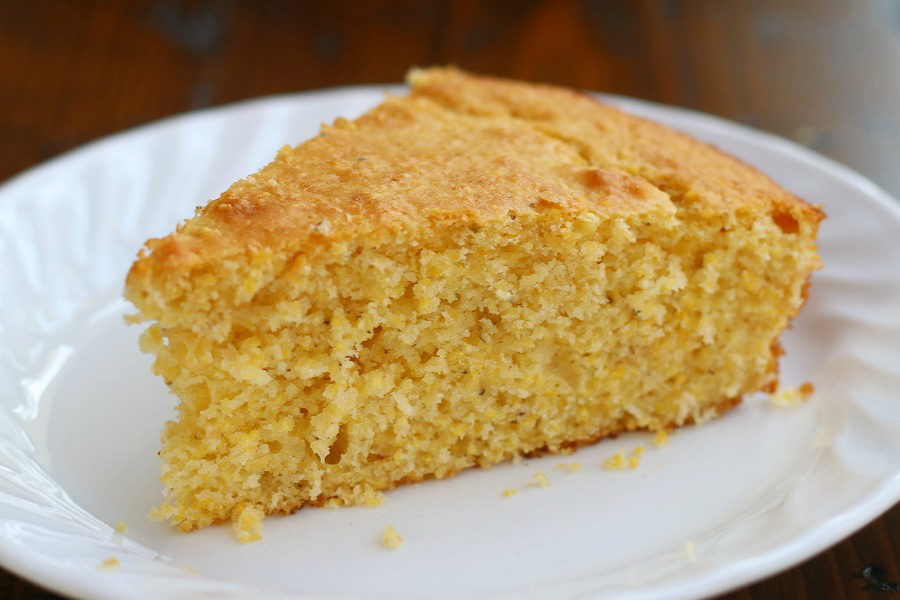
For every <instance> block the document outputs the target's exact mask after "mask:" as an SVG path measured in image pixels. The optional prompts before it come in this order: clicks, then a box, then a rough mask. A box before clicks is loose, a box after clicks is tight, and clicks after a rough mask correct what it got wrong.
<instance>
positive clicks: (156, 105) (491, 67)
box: [0, 0, 900, 600]
mask: <svg viewBox="0 0 900 600" xmlns="http://www.w3.org/2000/svg"><path fill="white" fill-rule="evenodd" d="M435 63H455V64H458V65H460V66H462V67H465V68H467V69H470V70H474V71H480V72H484V73H492V74H496V75H502V76H509V77H516V78H521V79H529V80H535V81H546V82H554V83H560V84H565V85H570V86H574V87H579V88H584V89H590V90H601V91H606V92H613V93H618V94H624V95H629V96H636V97H640V98H645V99H649V100H654V101H657V102H663V103H667V104H673V105H680V106H686V107H691V108H695V109H698V110H702V111H706V112H710V113H714V114H717V115H721V116H723V117H726V118H728V119H732V120H735V121H739V122H742V123H746V124H749V125H752V126H754V127H758V128H761V129H765V130H768V131H772V132H774V133H777V134H779V135H782V136H785V137H789V138H792V139H794V140H796V141H798V142H800V143H802V144H804V145H807V146H809V147H811V148H813V149H815V150H817V151H818V152H821V153H823V154H825V155H828V156H831V157H833V158H835V159H837V160H838V161H840V162H843V163H846V164H847V165H849V166H851V167H852V168H854V169H856V170H858V171H860V172H862V173H863V174H865V175H866V176H868V177H870V178H871V179H872V180H874V181H875V182H876V183H878V184H879V185H881V186H882V187H884V188H885V189H887V190H888V191H889V192H891V193H892V194H893V195H894V196H900V167H898V166H900V2H896V1H895V0H794V1H783V0H777V1H776V0H593V1H591V0H583V1H576V0H572V1H567V0H558V1H512V0H495V1H492V2H487V1H475V0H465V1H449V0H446V1H424V0H423V1H417V0H408V1H399V0H398V1H394V2H389V1H375V0H372V1H367V2H362V1H360V2H353V1H334V2H331V1H327V2H326V1H322V2H312V1H299V0H297V1H291V0H256V1H250V0H218V1H216V0H205V1H187V0H140V1H124V0H123V1H112V0H110V1H106V2H103V1H99V0H93V1H92V0H0V180H4V179H6V178H8V177H9V176H12V175H13V174H15V173H17V172H19V171H22V170H24V169H27V168H29V167H31V166H34V165H36V164H38V163H40V162H42V161H44V160H46V159H48V158H51V157H53V156H55V155H57V154H59V153H61V152H64V151H66V150H68V149H71V148H74V147H76V146H78V145H80V144H82V143H84V142H88V141H90V140H93V139H95V138H98V137H100V136H103V135H107V134H109V133H113V132H116V131H120V130H122V129H126V128H129V127H133V126H135V125H139V124H142V123H147V122H150V121H153V120H155V119H158V118H160V117H165V116H168V115H172V114H175V113H180V112H184V111H187V110H191V109H197V108H202V107H206V106H211V105H216V104H222V103H227V102H233V101H235V100H241V99H244V98H250V97H255V96H262V95H267V94H274V93H282V92H291V91H300V90H306V89H314V88H322V87H329V86H339V85H348V84H359V83H385V82H396V81H399V80H400V79H401V78H402V76H403V74H404V72H405V71H406V70H407V68H408V67H410V66H411V65H428V64H435ZM298 141H299V140H298ZM898 393H900V391H898ZM898 557H900V505H898V506H895V507H894V508H893V509H892V510H890V511H889V512H888V513H887V514H885V515H884V516H882V517H881V518H879V519H877V520H876V521H874V522H873V523H872V524H870V525H869V526H868V527H866V528H865V529H863V530H861V531H860V532H858V533H856V534H855V535H853V536H852V537H850V538H849V539H847V540H844V541H843V542H841V543H840V544H838V545H837V546H835V547H833V548H831V549H830V550H828V551H826V552H823V553H822V554H820V555H819V556H817V557H815V558H813V559H811V560H809V561H807V562H805V563H803V564H802V565H799V566H791V565H786V567H789V568H788V570H786V571H785V572H783V573H781V574H779V575H775V576H773V577H771V578H769V579H767V580H765V581H761V582H758V583H755V584H753V585H751V586H749V587H747V588H744V589H741V590H737V591H734V592H732V593H730V594H728V595H726V596H723V598H728V599H729V600H746V599H749V598H752V599H768V598H798V599H837V598H841V599H844V598H871V599H875V598H877V599H882V598H885V599H886V598H893V597H897V598H900V592H896V591H894V592H892V591H887V588H889V587H890V585H889V582H900V560H898ZM872 567H874V568H872ZM867 568H869V570H868V571H865V570H866V569H867ZM879 569H880V571H879ZM864 573H865V574H868V575H869V577H868V579H867V578H866V577H864V576H863V575H864ZM879 581H883V582H885V585H884V586H879V583H878V582H879ZM34 583H36V584H37V585H34V584H33V583H29V582H26V581H24V580H22V579H20V578H18V577H17V576H15V575H13V574H10V573H8V572H6V571H3V570H2V569H0V598H14V599H17V600H24V599H36V598H56V597H57V596H55V595H54V594H52V593H50V592H47V591H44V590H42V589H41V588H40V587H38V586H39V585H40V581H39V580H38V581H36V582H34ZM879 587H883V588H885V589H884V590H879V589H877V588H879Z"/></svg>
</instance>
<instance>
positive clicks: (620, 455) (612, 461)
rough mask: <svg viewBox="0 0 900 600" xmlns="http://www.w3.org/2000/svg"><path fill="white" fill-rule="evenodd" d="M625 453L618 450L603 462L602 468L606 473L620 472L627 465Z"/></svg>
mask: <svg viewBox="0 0 900 600" xmlns="http://www.w3.org/2000/svg"><path fill="white" fill-rule="evenodd" d="M627 464H628V463H627V461H626V459H625V451H624V450H619V451H618V452H616V453H615V454H614V455H612V456H610V457H609V458H607V459H606V460H604V461H603V468H604V469H606V470H607V471H621V470H622V469H624V468H625V467H626V465H627Z"/></svg>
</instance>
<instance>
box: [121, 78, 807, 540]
mask: <svg viewBox="0 0 900 600" xmlns="http://www.w3.org/2000/svg"><path fill="white" fill-rule="evenodd" d="M410 83H411V85H412V92H411V94H410V96H409V97H402V98H387V99H386V100H385V101H384V102H383V103H382V104H381V105H380V106H378V107H377V108H375V109H373V110H372V111H371V112H369V113H368V114H366V115H364V116H363V117H361V118H359V119H357V120H356V121H347V120H344V119H338V120H337V121H336V122H335V123H334V125H332V126H325V127H323V128H322V130H321V133H320V134H319V136H318V137H316V138H314V139H312V140H309V141H308V142H305V143H303V144H301V145H300V146H297V147H296V148H283V149H282V150H281V151H280V152H279V153H278V156H277V158H276V159H275V160H274V161H273V162H272V163H271V164H269V165H268V166H267V167H265V168H264V169H262V170H261V171H259V172H258V173H256V174H254V175H251V176H250V177H248V178H247V179H245V180H242V181H239V182H237V183H235V184H234V185H233V186H232V187H231V188H230V189H229V190H228V191H226V192H225V193H224V194H222V196H221V197H219V198H218V199H217V200H214V201H212V202H210V203H209V204H208V205H207V206H206V207H205V208H203V209H201V210H199V211H198V213H197V215H196V216H195V217H194V218H193V219H191V220H189V221H188V222H186V223H185V224H184V225H182V226H180V227H179V228H178V230H177V231H176V232H175V233H173V234H172V235H170V236H168V237H166V238H163V239H155V240H150V241H148V242H147V246H146V249H145V250H143V251H142V252H141V253H140V255H139V258H138V260H137V262H135V264H134V266H133V267H132V269H131V271H130V273H129V274H128V279H127V285H126V296H127V298H128V299H129V300H131V302H133V303H134V305H135V306H136V307H137V308H138V309H139V318H141V319H145V320H150V321H153V323H152V324H151V325H150V326H149V328H148V329H147V330H146V332H145V333H144V334H143V337H142V347H143V349H144V350H145V351H147V352H152V353H154V354H155V355H156V362H155V366H154V371H155V372H156V373H157V374H159V375H160V376H162V377H163V378H164V379H165V381H166V382H167V383H168V384H169V386H170V387H171V388H172V390H173V391H174V393H175V394H176V395H177V396H178V398H179V400H180V404H179V405H178V418H177V420H174V421H171V422H169V423H168V424H167V425H166V427H165V430H164V432H163V436H162V450H161V453H160V455H161V457H162V481H163V483H164V485H165V489H166V492H165V494H166V500H165V503H164V504H163V505H162V506H161V507H159V508H158V509H157V511H156V513H157V516H158V517H159V518H168V519H170V520H171V521H172V522H173V523H174V524H175V525H177V526H178V527H179V528H181V529H183V530H185V531H188V530H192V529H195V528H197V527H202V526H205V525H208V524H210V523H214V522H220V521H228V520H234V521H240V519H241V515H242V514H245V515H255V514H258V513H259V511H264V512H265V513H289V512H292V511H294V510H296V509H297V508H300V507H301V506H303V505H305V504H311V505H322V504H357V503H365V504H376V503H378V502H379V501H380V499H381V493H380V492H381V490H385V489H388V488H391V487H393V486H396V485H398V484H400V483H404V482H411V481H416V480H420V479H423V478H428V477H438V478H441V477H446V476H448V475H452V474H453V473H455V472H457V471H459V470H460V469H465V468H467V467H471V466H473V465H482V466H485V465H490V464H492V463H496V462H498V461H503V460H507V459H510V458H512V457H514V456H518V455H523V454H528V453H534V452H540V451H547V452H557V451H561V450H564V449H567V448H570V447H572V446H573V445H578V444H584V443H590V442H592V441H595V440H598V439H600V438H602V437H603V436H607V435H610V434H613V433H616V432H621V431H625V430H632V429H648V430H659V431H661V430H666V429H670V428H672V427H677V426H680V425H684V424H687V423H699V422H702V421H704V420H706V419H709V418H710V417H713V416H715V415H716V414H718V413H719V412H721V411H722V410H724V409H726V408H728V407H731V406H733V405H734V404H736V403H737V402H739V401H740V398H741V396H742V395H743V394H747V393H749V392H754V391H756V390H760V389H764V388H767V387H768V388H770V387H771V386H772V384H773V382H774V381H775V378H776V361H777V357H778V355H779V349H778V348H779V346H778V342H777V338H778V335H779V332H781V331H782V330H783V329H784V328H785V326H786V325H787V324H788V320H789V319H790V318H791V317H792V316H793V315H794V314H795V313H796V312H797V310H798V309H799V308H800V306H801V305H802V303H803V301H804V297H805V293H806V283H807V281H808V278H809V276H810V273H811V272H812V271H813V270H814V269H816V268H817V267H818V265H819V259H818V256H817V254H816V247H815V237H816V230H817V227H818V223H819V221H820V219H821V218H822V217H823V214H822V213H821V212H820V211H819V210H818V209H816V208H814V207H812V206H810V205H808V204H806V203H804V202H802V201H801V200H798V199H797V198H795V197H793V196H791V195H790V194H789V193H787V192H786V191H784V190H783V189H781V188H780V187H778V186H777V185H775V184H774V183H773V182H772V181H770V180H769V179H767V178H766V177H765V176H763V175H762V174H760V173H758V172H757V171H755V170H753V169H752V168H750V167H748V166H746V165H744V164H742V163H740V162H738V161H737V160H735V159H733V158H730V157H728V156H726V155H724V154H722V153H720V152H718V151H717V150H715V149H713V148H711V147H709V146H706V145H704V144H701V143H699V142H697V141H695V140H693V139H691V138H689V137H687V136H685V135H682V134H679V133H676V132H674V131H671V130H669V129H667V128H664V127H662V126H660V125H656V124H654V123H651V122H648V121H645V120H642V119H638V118H635V117H631V116H628V115H625V114H623V113H621V112H619V111H616V110H613V109H612V108H609V107H607V106H604V105H602V104H599V103H597V102H596V101H595V100H593V99H592V98H590V97H587V96H584V95H581V94H578V93H574V92H571V91H567V90H564V89H558V88H554V87H549V86H537V85H528V84H524V83H516V82H510V81H502V80H497V79H491V78H485V77H476V76H473V75H469V74H465V73H463V72H460V71H457V70H453V69H429V70H425V71H416V72H413V73H412V74H411V76H410Z"/></svg>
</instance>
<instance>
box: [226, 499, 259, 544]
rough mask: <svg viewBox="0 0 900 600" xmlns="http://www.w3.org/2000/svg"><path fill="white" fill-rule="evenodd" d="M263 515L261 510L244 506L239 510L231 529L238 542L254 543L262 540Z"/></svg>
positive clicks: (248, 505)
mask: <svg viewBox="0 0 900 600" xmlns="http://www.w3.org/2000/svg"><path fill="white" fill-rule="evenodd" d="M264 516H265V513H264V512H263V510H262V509H261V508H258V507H256V506H253V505H251V504H245V505H244V506H242V507H241V508H240V511H239V512H238V516H237V519H235V520H234V522H233V523H232V529H233V530H234V533H235V535H236V536H237V539H238V541H239V542H242V543H244V542H255V541H256V540H259V539H261V538H262V520H263V517H264Z"/></svg>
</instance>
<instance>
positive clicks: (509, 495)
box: [503, 488, 519, 498]
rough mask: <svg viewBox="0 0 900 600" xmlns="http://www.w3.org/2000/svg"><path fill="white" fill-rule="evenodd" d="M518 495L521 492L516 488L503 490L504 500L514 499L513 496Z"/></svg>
mask: <svg viewBox="0 0 900 600" xmlns="http://www.w3.org/2000/svg"><path fill="white" fill-rule="evenodd" d="M518 493H519V490H517V489H516V488H507V489H505V490H503V497H504V498H512V497H513V496H515V495H516V494H518Z"/></svg>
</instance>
